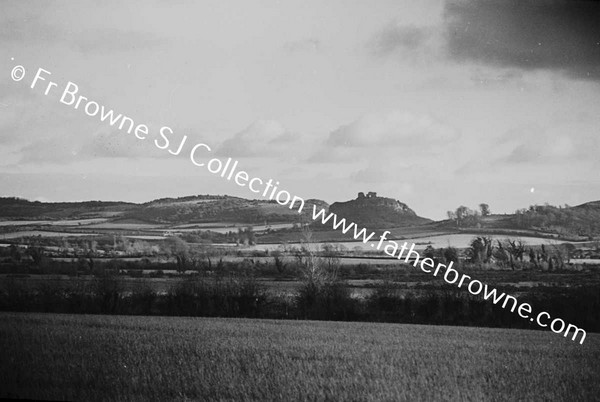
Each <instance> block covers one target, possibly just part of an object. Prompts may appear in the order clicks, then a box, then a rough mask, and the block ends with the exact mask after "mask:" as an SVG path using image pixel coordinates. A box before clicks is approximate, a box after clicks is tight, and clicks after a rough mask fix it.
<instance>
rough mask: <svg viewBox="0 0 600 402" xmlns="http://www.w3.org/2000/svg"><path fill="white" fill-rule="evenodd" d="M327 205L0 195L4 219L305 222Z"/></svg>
mask: <svg viewBox="0 0 600 402" xmlns="http://www.w3.org/2000/svg"><path fill="white" fill-rule="evenodd" d="M313 204H314V205H317V206H318V207H319V208H327V207H328V205H327V203H326V202H325V201H322V200H314V199H313V200H306V201H305V207H304V211H303V214H302V215H299V214H298V212H297V210H296V209H289V208H288V207H286V206H282V205H279V204H278V203H277V202H275V201H268V200H247V199H244V198H239V197H230V196H219V195H197V196H189V197H181V198H161V199H157V200H154V201H150V202H147V203H143V204H135V203H125V202H103V201H86V202H61V203H46V202H39V201H28V200H24V199H21V198H13V197H8V198H0V218H4V219H44V220H45V219H48V220H55V219H82V218H99V217H102V218H116V219H131V220H136V221H142V222H148V223H166V224H179V223H196V222H197V223H202V222H233V223H247V224H264V223H265V222H268V223H295V222H300V221H305V222H307V221H308V220H309V219H310V217H311V214H312V205H313Z"/></svg>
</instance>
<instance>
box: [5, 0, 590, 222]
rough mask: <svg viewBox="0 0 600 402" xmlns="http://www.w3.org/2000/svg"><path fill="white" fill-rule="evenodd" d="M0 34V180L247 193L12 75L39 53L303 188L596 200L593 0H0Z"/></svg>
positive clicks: (156, 192) (157, 191) (128, 196)
mask: <svg viewBox="0 0 600 402" xmlns="http://www.w3.org/2000/svg"><path fill="white" fill-rule="evenodd" d="M0 49H2V53H1V55H2V57H0V195H1V196H19V197H24V198H28V199H38V200H44V201H62V200H90V199H100V200H126V201H136V202H139V201H148V200H151V199H154V198H158V197H166V196H171V197H175V196H184V195H194V194H229V195H236V196H241V197H245V198H255V197H254V196H255V194H253V193H251V192H250V191H249V190H248V189H247V188H242V187H238V186H237V185H235V184H233V183H231V182H227V181H225V180H223V179H222V178H220V177H218V176H214V175H212V174H210V173H208V172H207V171H206V170H204V169H202V168H198V167H195V166H193V165H192V164H191V162H190V161H189V159H187V158H188V155H189V153H188V155H186V156H182V157H174V156H171V155H169V154H167V153H165V152H158V150H157V149H156V147H154V145H153V144H152V142H151V141H148V140H146V141H141V140H138V139H136V138H135V137H134V136H133V134H130V135H128V134H126V133H123V132H120V131H119V130H116V129H114V128H111V127H109V125H108V124H106V123H103V122H100V121H99V119H97V118H92V117H89V116H87V115H85V114H84V113H82V112H81V111H80V110H74V109H73V108H72V107H67V106H65V105H63V104H61V103H59V102H58V100H57V99H58V98H57V97H51V96H44V95H43V91H42V90H32V89H30V88H29V87H28V84H29V83H30V81H29V82H26V81H27V80H30V78H31V77H30V76H29V75H30V74H34V73H35V70H36V69H37V68H38V67H42V68H44V69H46V70H48V71H50V72H51V73H52V76H51V78H52V80H53V81H55V82H58V83H59V84H60V85H63V86H64V84H66V82H67V81H72V82H75V83H76V84H77V85H79V87H80V92H81V94H82V95H84V96H87V97H89V98H90V99H92V100H95V101H97V102H99V103H100V104H102V105H106V106H108V107H110V108H113V109H115V110H116V111H118V112H119V113H123V114H125V115H128V116H130V117H131V118H133V119H134V120H135V121H136V122H139V123H145V124H148V126H150V129H151V130H153V131H158V129H159V128H160V127H161V126H170V127H172V128H173V130H174V131H175V133H176V134H177V135H180V136H183V135H188V137H189V141H190V142H191V143H197V142H205V143H207V144H210V145H211V147H212V148H213V150H214V152H213V155H212V156H217V157H220V158H223V157H224V158H226V157H232V158H235V159H238V160H239V161H240V165H241V166H243V168H244V169H245V170H247V171H248V172H249V173H250V174H252V175H253V176H258V177H261V178H264V179H268V178H273V179H274V180H278V181H279V182H280V183H281V187H282V188H285V189H287V190H288V191H289V192H291V193H292V194H295V195H298V196H301V197H303V198H305V199H308V198H320V199H324V200H326V201H328V202H333V201H340V200H347V199H350V198H355V197H356V193H357V192H358V191H365V192H367V191H376V192H378V193H379V195H382V196H387V197H392V198H396V199H399V200H401V201H403V202H405V203H407V204H408V205H409V206H410V207H411V208H413V209H414V210H415V211H416V212H417V213H418V214H419V215H422V216H426V217H430V218H443V217H444V216H445V212H446V211H447V210H449V209H455V208H456V207H457V206H459V205H461V204H463V205H467V206H470V207H473V208H474V207H476V206H477V205H478V204H479V203H481V202H487V203H488V204H490V207H491V210H492V212H498V213H502V212H509V213H512V212H514V210H515V209H517V208H522V207H527V206H528V205H530V204H535V203H544V202H549V203H551V204H561V205H562V204H565V203H566V204H570V205H576V204H579V203H583V202H587V201H592V200H598V199H600V109H599V107H600V3H597V2H592V3H578V2H574V1H570V2H568V3H561V2H559V1H552V2H546V1H535V2H527V1H502V2H498V1H485V2H476V1H469V2H454V1H453V2H446V1H419V2H415V1H398V0H393V1H343V2H338V1H330V0H328V1H306V0H302V1H296V2H292V1H282V2H277V1H245V0H244V1H237V2H233V1H227V2H224V1H210V2H209V1H201V2H194V3H192V2H182V1H178V2H149V1H144V2H131V1H128V2H122V1H118V2H106V1H103V2H84V1H78V2H66V1H65V2H44V3H41V2H27V1H3V2H2V3H0ZM11 58H14V61H13V60H11ZM16 64H20V65H23V66H24V67H25V68H26V71H27V74H28V76H27V77H26V78H25V79H24V80H23V81H21V82H14V81H13V80H12V79H11V77H10V72H11V69H12V68H13V67H14V66H15V65H16Z"/></svg>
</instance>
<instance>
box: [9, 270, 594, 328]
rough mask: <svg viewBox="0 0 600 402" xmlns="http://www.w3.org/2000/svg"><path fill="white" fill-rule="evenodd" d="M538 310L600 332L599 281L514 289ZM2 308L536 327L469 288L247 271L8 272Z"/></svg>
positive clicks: (79, 312)
mask: <svg viewBox="0 0 600 402" xmlns="http://www.w3.org/2000/svg"><path fill="white" fill-rule="evenodd" d="M519 300H520V301H523V302H527V303H529V304H531V305H532V306H533V307H534V309H535V312H541V311H547V312H549V313H550V314H551V315H552V318H561V319H562V320H564V321H565V322H569V323H572V324H574V325H576V326H578V327H580V328H582V329H584V330H585V331H587V332H600V315H599V314H598V311H599V310H600V286H598V285H595V286H581V287H572V288H561V289H551V291H550V290H549V291H536V292H535V293H531V294H528V295H525V296H523V297H519ZM0 310H2V311H23V312H53V313H73V314H115V315H119V314H123V315H162V316H199V317H246V318H272V319H308V320H330V321H371V322H393V323H413V324H428V325H458V326H486V327H502V328H533V329H539V327H538V326H537V325H535V324H534V323H532V322H530V321H529V320H525V319H522V318H520V317H519V316H518V314H516V313H515V312H511V311H510V310H509V309H508V308H507V309H503V308H501V307H500V306H499V305H494V304H493V303H491V302H490V301H485V300H483V298H480V297H475V296H472V295H470V294H468V292H465V291H462V290H458V289H452V288H450V287H448V288H447V289H442V290H436V291H433V290H432V291H430V292H425V293H421V294H417V293H402V292H400V291H399V290H398V289H396V288H395V287H394V285H393V284H392V283H391V282H390V283H387V282H386V283H383V284H380V285H378V286H375V287H374V288H373V290H372V292H371V293H370V294H368V295H367V296H366V297H364V298H356V297H351V290H350V288H349V287H348V286H347V285H346V284H345V283H344V282H340V281H335V282H331V283H326V284H323V285H319V286H315V285H314V284H313V283H310V282H307V283H303V284H302V286H301V287H300V288H299V290H298V291H297V292H296V293H294V294H291V295H290V294H287V295H282V294H275V293H273V292H270V291H268V290H267V289H266V288H264V287H263V286H261V285H260V283H259V282H257V281H256V280H255V278H253V277H251V276H240V275H229V276H225V277H221V278H217V279H216V280H215V279H208V278H204V277H199V276H194V277H190V278H187V279H182V280H180V281H178V282H177V283H176V285H174V286H173V287H172V288H171V289H170V290H168V291H167V292H164V293H160V294H159V293H157V292H155V291H154V290H152V288H151V286H150V283H149V282H147V283H146V286H141V287H138V288H136V289H134V290H130V291H127V292H125V291H124V290H123V283H122V282H121V279H120V278H119V277H118V276H111V275H105V276H102V277H99V278H97V279H96V280H95V281H93V282H90V283H88V284H85V285H83V284H81V283H75V282H74V283H73V284H72V285H70V286H66V287H65V286H64V285H62V286H61V285H57V284H56V283H55V282H51V281H49V282H48V283H45V284H44V285H43V286H42V287H40V288H37V289H33V288H31V287H28V286H27V284H26V283H25V282H24V281H19V280H18V279H14V278H8V279H7V280H6V281H5V282H4V284H3V286H2V289H1V290H0Z"/></svg>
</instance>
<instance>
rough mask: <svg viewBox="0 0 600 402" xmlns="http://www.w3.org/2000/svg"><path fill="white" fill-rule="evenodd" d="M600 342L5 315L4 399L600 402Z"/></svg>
mask: <svg viewBox="0 0 600 402" xmlns="http://www.w3.org/2000/svg"><path fill="white" fill-rule="evenodd" d="M598 361H600V335H598V334H588V336H587V338H586V340H585V342H584V344H583V345H580V344H578V343H574V342H572V341H571V340H569V339H564V338H562V337H560V336H559V335H557V334H553V333H550V332H541V331H530V330H528V331H521V330H507V329H489V328H458V327H436V326H421V325H399V324H373V323H348V322H314V321H284V320H281V321H273V320H245V319H214V318H180V317H129V316H82V315H77V316H75V315H60V314H21V313H19V314H17V313H0V384H1V385H0V397H22V398H30V399H40V398H42V399H75V400H98V399H103V400H106V399H110V400H173V399H174V400H189V399H194V400H217V399H218V400H260V401H263V400H332V399H333V400H477V401H479V400H508V399H509V400H570V401H571V400H594V399H597V398H598V395H600V383H599V382H598V378H600V365H599V364H598Z"/></svg>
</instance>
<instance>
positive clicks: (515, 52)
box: [445, 0, 600, 80]
mask: <svg viewBox="0 0 600 402" xmlns="http://www.w3.org/2000/svg"><path fill="white" fill-rule="evenodd" d="M599 13H600V2H593V1H588V2H584V1H566V0H561V1H544V0H540V1H522V0H505V1H498V0H488V1H449V2H448V3H447V4H446V9H445V30H446V32H445V36H446V41H447V43H446V46H447V51H448V55H449V56H450V57H451V58H452V59H454V60H458V61H476V62H480V63H484V64H489V65H493V66H499V67H514V68H519V69H522V70H534V69H547V70H553V71H559V72H563V73H565V74H567V75H569V76H571V77H575V78H583V79H591V80H600V23H598V15H599Z"/></svg>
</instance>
